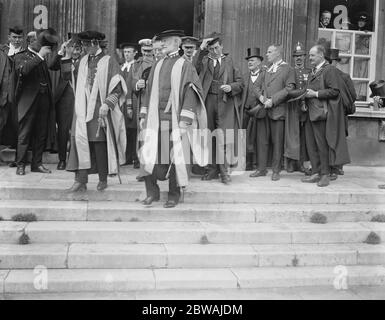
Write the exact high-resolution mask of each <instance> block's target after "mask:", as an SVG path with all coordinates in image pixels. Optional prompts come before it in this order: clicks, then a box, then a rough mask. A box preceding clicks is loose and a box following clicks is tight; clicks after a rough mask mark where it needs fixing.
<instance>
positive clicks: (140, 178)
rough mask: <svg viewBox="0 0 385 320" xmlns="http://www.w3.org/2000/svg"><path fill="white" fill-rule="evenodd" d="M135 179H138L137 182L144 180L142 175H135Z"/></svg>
mask: <svg viewBox="0 0 385 320" xmlns="http://www.w3.org/2000/svg"><path fill="white" fill-rule="evenodd" d="M136 181H138V182H143V181H144V177H139V176H137V177H136Z"/></svg>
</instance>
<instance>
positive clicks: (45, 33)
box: [37, 28, 60, 47]
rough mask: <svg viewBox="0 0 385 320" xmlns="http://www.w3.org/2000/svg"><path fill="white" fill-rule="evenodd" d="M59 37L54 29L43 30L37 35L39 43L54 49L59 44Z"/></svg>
mask: <svg viewBox="0 0 385 320" xmlns="http://www.w3.org/2000/svg"><path fill="white" fill-rule="evenodd" d="M59 40H60V39H59V36H58V34H57V33H56V31H55V30H54V29H52V28H48V29H45V30H42V31H40V32H39V34H38V35H37V42H38V43H39V44H40V45H41V46H42V47H45V46H48V47H54V46H57V44H58V43H59Z"/></svg>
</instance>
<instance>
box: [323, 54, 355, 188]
mask: <svg viewBox="0 0 385 320" xmlns="http://www.w3.org/2000/svg"><path fill="white" fill-rule="evenodd" d="M339 54H340V50H339V49H333V48H331V49H328V50H327V51H326V56H325V59H326V61H327V62H328V63H329V64H331V65H332V66H333V67H336V68H337V73H338V75H339V77H338V78H337V80H338V82H339V86H338V87H339V89H340V95H341V99H342V101H343V102H344V110H345V129H346V136H347V137H348V136H349V118H348V114H349V113H348V110H346V109H345V104H346V107H347V106H352V105H354V103H355V101H356V100H357V93H356V89H355V87H354V83H353V81H352V79H351V77H350V75H349V74H347V73H345V72H343V71H342V70H340V69H339V63H340V62H341V58H340V56H339ZM344 174H345V173H344V170H343V166H336V167H332V168H331V172H330V180H331V181H333V180H336V179H337V178H338V176H343V175H344Z"/></svg>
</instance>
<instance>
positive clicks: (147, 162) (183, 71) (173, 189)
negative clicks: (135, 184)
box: [140, 30, 207, 208]
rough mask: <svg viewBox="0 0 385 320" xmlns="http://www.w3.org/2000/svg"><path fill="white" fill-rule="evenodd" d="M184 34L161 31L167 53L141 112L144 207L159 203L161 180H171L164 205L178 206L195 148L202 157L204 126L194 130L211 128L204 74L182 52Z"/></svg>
mask: <svg viewBox="0 0 385 320" xmlns="http://www.w3.org/2000/svg"><path fill="white" fill-rule="evenodd" d="M182 36H184V32H183V31H182V30H167V31H164V32H162V33H160V34H159V35H158V37H159V38H160V39H161V40H162V44H163V51H164V54H165V55H166V56H165V57H164V58H162V59H161V60H159V61H157V62H156V63H155V65H154V67H153V68H152V70H151V73H150V76H149V79H148V87H147V90H146V98H145V102H144V105H143V107H142V109H141V113H140V118H141V120H140V126H141V128H142V129H143V130H142V134H141V139H140V140H141V141H143V145H142V147H141V149H140V163H141V173H140V175H141V176H143V177H144V180H145V185H146V193H147V198H146V199H145V200H143V201H142V203H143V204H144V205H151V204H152V202H154V201H159V197H160V190H159V186H158V184H157V180H165V179H167V178H168V179H169V191H168V200H167V202H166V203H165V204H164V207H165V208H173V207H175V206H176V205H177V204H178V202H179V199H180V194H181V191H180V188H183V187H186V186H187V184H188V172H187V167H186V165H187V164H189V161H190V150H192V153H193V155H194V157H195V159H196V161H198V162H199V161H200V160H201V155H202V149H203V148H202V145H201V144H200V143H199V142H200V139H197V138H195V139H193V136H194V135H195V134H196V133H197V131H199V130H193V129H206V126H207V118H206V110H205V107H204V104H203V100H202V87H201V85H200V81H199V77H198V74H197V72H196V70H195V68H194V67H193V65H192V64H191V63H190V62H188V61H186V59H184V58H183V57H180V56H179V47H180V44H181V41H182V40H181V37H182ZM186 146H187V147H186ZM198 164H200V165H204V163H203V162H199V163H198Z"/></svg>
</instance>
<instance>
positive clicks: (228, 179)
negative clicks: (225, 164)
mask: <svg viewBox="0 0 385 320" xmlns="http://www.w3.org/2000/svg"><path fill="white" fill-rule="evenodd" d="M221 182H222V183H223V184H225V185H229V184H230V182H231V178H230V177H229V176H227V175H226V176H222V177H221Z"/></svg>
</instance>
